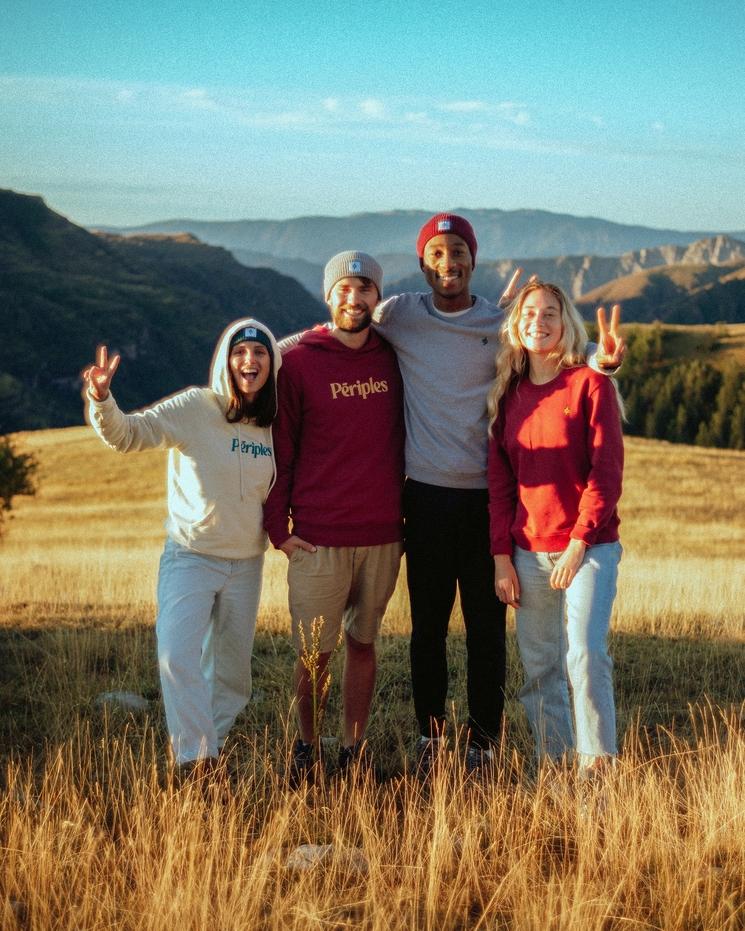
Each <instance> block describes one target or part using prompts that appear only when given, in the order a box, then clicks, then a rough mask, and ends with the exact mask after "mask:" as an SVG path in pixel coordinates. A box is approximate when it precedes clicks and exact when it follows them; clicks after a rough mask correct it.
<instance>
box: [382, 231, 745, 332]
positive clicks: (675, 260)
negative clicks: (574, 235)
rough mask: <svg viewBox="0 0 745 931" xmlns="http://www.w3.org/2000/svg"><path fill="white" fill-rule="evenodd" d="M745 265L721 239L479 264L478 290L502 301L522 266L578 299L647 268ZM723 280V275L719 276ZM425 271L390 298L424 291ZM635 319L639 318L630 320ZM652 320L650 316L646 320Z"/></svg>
mask: <svg viewBox="0 0 745 931" xmlns="http://www.w3.org/2000/svg"><path fill="white" fill-rule="evenodd" d="M740 262H745V242H740V241H739V240H736V239H732V238H731V237H729V236H725V235H721V234H720V235H718V236H712V237H708V238H706V239H700V240H698V241H696V242H693V243H689V244H687V245H682V246H676V245H666V246H659V247H656V248H654V249H639V250H636V251H633V252H626V253H624V254H623V255H620V256H616V257H611V256H598V255H562V256H559V257H558V258H548V259H542V258H530V257H528V256H523V257H521V258H516V259H504V260H502V261H498V262H477V264H476V268H475V269H474V273H473V278H472V288H473V291H474V292H475V293H476V294H481V295H483V296H484V297H486V298H488V299H489V300H497V299H498V298H499V297H500V296H501V294H502V291H503V290H504V285H505V282H506V281H508V280H509V278H510V276H511V275H512V273H513V271H514V270H515V269H516V268H518V267H521V268H523V269H524V271H525V278H524V280H527V276H528V275H537V276H538V277H539V278H541V279H542V280H543V281H552V282H554V283H555V284H558V285H560V286H561V287H562V288H564V290H565V291H566V292H567V293H568V294H569V295H570V296H571V297H572V298H574V299H575V300H578V299H579V298H580V297H582V296H583V295H586V294H587V293H588V292H590V291H594V290H595V289H597V288H599V287H601V286H602V285H606V284H608V283H609V282H612V281H614V280H615V279H617V278H622V277H625V276H627V275H632V274H636V273H637V272H640V271H644V270H647V269H655V268H660V269H662V268H665V267H670V266H674V265H696V266H700V265H711V266H713V267H717V268H720V267H721V268H725V267H728V266H730V265H737V264H738V263H740ZM717 277H719V276H717ZM422 286H423V285H422V276H421V273H420V272H417V273H415V274H411V275H408V276H406V277H405V278H401V279H399V280H398V281H394V282H392V283H391V285H390V287H389V292H390V293H396V292H397V291H418V290H421V288H422ZM629 319H635V318H629ZM642 319H646V317H644V318H642Z"/></svg>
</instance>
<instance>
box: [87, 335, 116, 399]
mask: <svg viewBox="0 0 745 931" xmlns="http://www.w3.org/2000/svg"><path fill="white" fill-rule="evenodd" d="M96 355H97V357H98V362H97V363H94V364H93V365H89V366H88V368H86V369H84V370H83V381H84V382H85V384H86V387H87V389H88V391H89V392H90V395H91V397H92V398H93V399H94V400H95V401H105V400H106V398H107V397H108V396H109V385H110V384H111V379H112V378H113V377H114V372H116V370H117V369H118V368H119V362H120V360H121V356H120V355H119V354H118V353H117V354H116V355H113V356H112V357H111V359H110V360H109V350H108V349H107V348H106V346H99V347H98V351H97V353H96Z"/></svg>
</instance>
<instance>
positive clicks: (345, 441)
mask: <svg viewBox="0 0 745 931" xmlns="http://www.w3.org/2000/svg"><path fill="white" fill-rule="evenodd" d="M277 391H278V395H279V414H278V416H277V419H276V421H275V423H274V426H273V435H274V454H275V458H276V461H277V480H276V482H275V483H274V487H273V488H272V491H271V493H270V495H269V497H268V499H267V502H266V504H265V505H264V526H265V527H266V530H267V532H268V534H269V538H270V539H271V541H272V543H273V544H274V546H276V547H279V546H281V545H282V544H283V543H284V542H285V541H286V540H287V539H288V537H289V536H290V531H289V529H288V516H292V521H293V533H295V534H297V535H298V536H299V537H301V538H302V539H303V540H307V541H308V542H309V543H314V544H315V545H317V546H373V545H376V544H379V543H393V542H395V541H397V540H401V539H403V525H402V517H401V490H402V485H403V472H404V426H403V389H402V386H401V376H400V374H399V371H398V363H397V362H396V356H395V354H394V352H393V349H391V347H390V346H389V345H388V343H387V342H385V340H384V339H382V338H381V337H380V336H378V335H377V333H375V332H374V331H373V330H371V331H370V335H369V336H368V339H367V342H366V343H365V345H364V346H362V347H361V348H360V349H349V348H348V347H346V346H345V345H344V344H343V343H341V342H340V341H339V340H338V339H336V337H335V336H333V335H332V333H331V332H330V331H329V330H326V329H323V330H321V329H318V330H312V331H310V332H309V333H306V334H305V335H304V336H303V338H302V339H301V340H300V342H299V343H298V344H297V345H296V346H294V347H293V348H292V349H290V350H289V351H288V352H287V353H285V354H284V355H283V357H282V368H281V369H280V371H279V377H278V381H277Z"/></svg>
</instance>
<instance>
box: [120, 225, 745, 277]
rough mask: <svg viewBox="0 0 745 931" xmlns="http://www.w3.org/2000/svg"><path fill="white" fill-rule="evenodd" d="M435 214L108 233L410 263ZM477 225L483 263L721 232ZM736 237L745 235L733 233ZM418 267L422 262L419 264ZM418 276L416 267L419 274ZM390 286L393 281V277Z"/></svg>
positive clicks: (606, 250) (623, 248)
mask: <svg viewBox="0 0 745 931" xmlns="http://www.w3.org/2000/svg"><path fill="white" fill-rule="evenodd" d="M433 212H434V211H428V210H393V211H388V212H384V213H358V214H354V215H352V216H347V217H324V216H317V217H297V218H294V219H290V220H233V221H229V222H226V221H205V220H189V219H177V220H164V221H162V222H158V223H149V224H146V225H144V226H138V227H126V228H113V227H107V230H108V231H109V232H117V233H120V234H124V235H126V234H130V233H177V232H188V233H192V234H193V235H194V236H197V237H198V238H199V239H201V240H202V241H203V242H207V243H210V244H212V245H216V246H223V247H224V248H226V249H230V250H231V251H233V250H235V249H246V250H249V251H250V252H254V253H264V254H266V255H272V256H277V257H281V258H290V259H303V260H304V261H306V262H312V263H314V264H321V265H323V264H324V263H325V262H327V261H328V259H329V258H330V257H331V256H332V255H334V254H335V253H337V252H341V251H342V250H344V249H361V250H363V251H364V252H370V253H371V254H372V255H375V256H379V255H380V256H382V255H392V254H399V255H403V256H408V257H411V256H412V255H413V253H414V244H415V242H416V237H417V233H418V232H419V229H420V227H421V226H422V224H423V223H424V222H425V220H427V219H429V217H431V216H432V213H433ZM452 212H454V213H459V214H461V215H462V216H464V217H466V218H467V219H468V220H470V222H471V223H472V224H473V227H474V229H475V230H476V235H477V237H478V242H479V256H480V260H481V261H489V260H491V261H493V260H496V259H504V258H507V257H509V256H525V257H527V258H539V257H543V258H548V257H551V256H557V255H601V256H602V255H609V256H617V255H621V254H622V253H624V252H629V251H632V250H638V249H651V248H655V247H657V246H667V245H680V246H687V245H688V244H689V243H691V242H694V241H695V240H697V239H703V238H706V237H709V236H712V235H716V233H719V232H722V231H721V230H713V231H712V230H698V231H688V232H684V231H681V230H671V229H652V228H650V227H646V226H628V225H625V224H622V223H612V222H610V221H608V220H601V219H598V218H597V217H574V216H570V215H568V214H559V213H549V212H548V211H545V210H496V209H492V210H470V209H468V208H465V207H458V208H453V211H452ZM729 235H731V236H732V237H733V238H735V239H737V238H740V237H745V231H743V232H740V233H738V232H732V233H730V234H729ZM414 262H415V263H416V258H414ZM415 270H416V264H415V265H414V268H413V269H412V271H415ZM389 280H391V281H393V280H394V279H393V278H392V277H390V276H389Z"/></svg>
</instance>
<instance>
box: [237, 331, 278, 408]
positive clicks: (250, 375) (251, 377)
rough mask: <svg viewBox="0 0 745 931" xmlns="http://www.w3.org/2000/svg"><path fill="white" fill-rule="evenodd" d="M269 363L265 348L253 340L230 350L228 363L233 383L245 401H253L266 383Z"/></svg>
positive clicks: (244, 341) (269, 370) (269, 368)
mask: <svg viewBox="0 0 745 931" xmlns="http://www.w3.org/2000/svg"><path fill="white" fill-rule="evenodd" d="M271 361H272V360H271V356H270V354H269V350H268V349H267V348H266V346H265V345H264V344H263V343H259V342H256V341H254V340H243V341H242V342H240V343H236V345H235V346H233V348H232V349H231V350H230V357H229V359H228V362H229V365H230V373H231V375H232V377H233V383H234V385H235V387H236V390H237V391H238V393H239V394H242V395H243V397H245V398H246V400H247V401H253V400H254V399H255V398H256V395H257V394H258V393H259V391H261V389H262V388H263V387H264V385H265V384H266V383H267V379H268V378H269V373H270V372H271V367H272V365H271Z"/></svg>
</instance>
